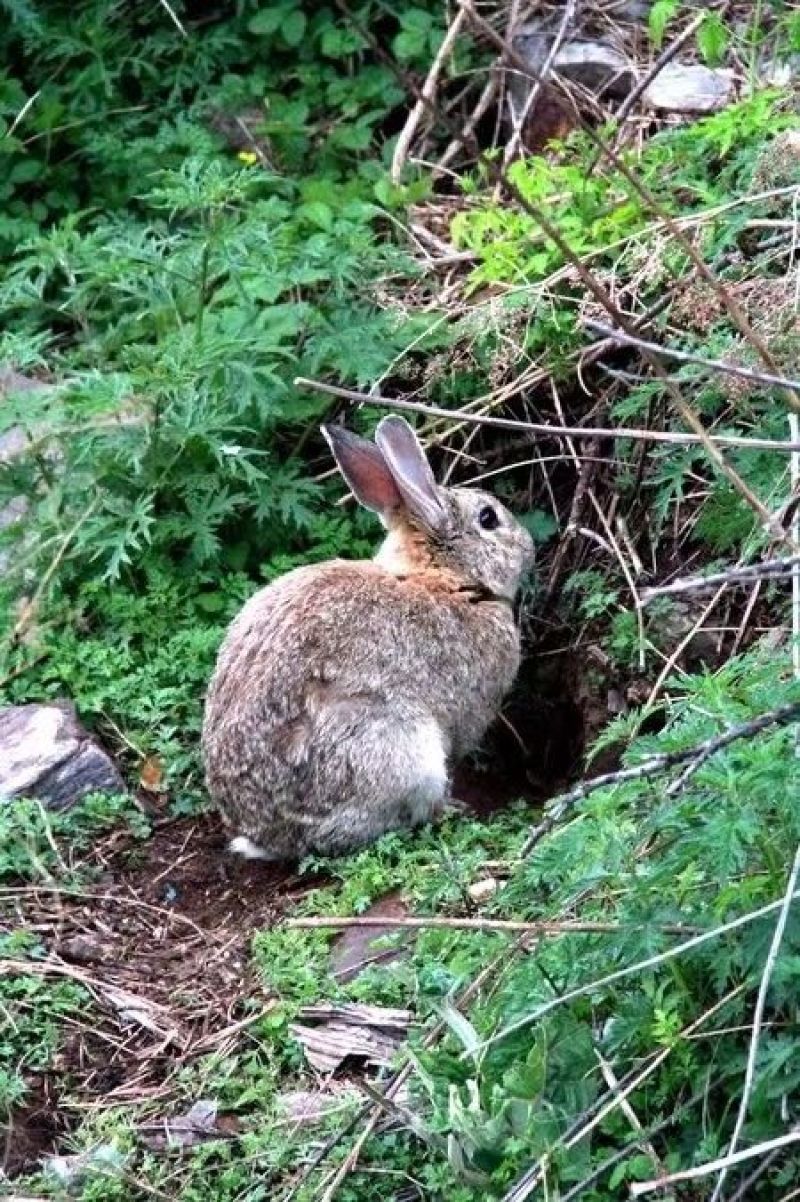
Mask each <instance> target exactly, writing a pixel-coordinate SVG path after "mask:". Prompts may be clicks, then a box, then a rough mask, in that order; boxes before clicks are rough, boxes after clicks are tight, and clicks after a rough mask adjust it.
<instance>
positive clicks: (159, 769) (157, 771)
mask: <svg viewBox="0 0 800 1202" xmlns="http://www.w3.org/2000/svg"><path fill="white" fill-rule="evenodd" d="M139 785H140V786H141V788H142V789H146V790H147V792H148V793H164V792H166V785H165V783H164V765H163V764H162V762H161V760H160V758H159V757H158V756H157V755H148V756H147V757H146V758H145V760H144V762H143V763H142V767H141V769H140V770H139Z"/></svg>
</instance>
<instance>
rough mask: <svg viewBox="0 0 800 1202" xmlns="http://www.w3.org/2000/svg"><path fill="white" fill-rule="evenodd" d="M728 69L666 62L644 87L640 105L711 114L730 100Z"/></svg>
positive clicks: (731, 78)
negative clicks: (713, 68)
mask: <svg viewBox="0 0 800 1202" xmlns="http://www.w3.org/2000/svg"><path fill="white" fill-rule="evenodd" d="M734 92H735V84H734V76H733V72H732V71H727V70H722V69H721V68H718V69H716V70H712V69H711V67H703V66H701V65H700V64H699V63H695V64H690V65H683V64H681V63H667V64H666V66H664V67H663V68H662V69H661V71H659V73H658V75H656V77H655V79H654V80H653V81H652V83H651V84H649V85H648V87H647V88H645V90H644V93H643V95H642V104H644V105H645V106H646V107H647V108H651V109H657V110H660V111H663V112H669V113H715V112H716V111H717V110H718V109H721V108H724V107H725V105H726V104H729V103H730V102H731V101H732V100H733V99H734Z"/></svg>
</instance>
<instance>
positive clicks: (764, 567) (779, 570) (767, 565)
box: [641, 555, 800, 604]
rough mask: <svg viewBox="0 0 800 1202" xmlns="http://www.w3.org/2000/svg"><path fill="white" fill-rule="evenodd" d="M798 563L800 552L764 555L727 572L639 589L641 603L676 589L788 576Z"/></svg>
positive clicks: (691, 589) (686, 590)
mask: <svg viewBox="0 0 800 1202" xmlns="http://www.w3.org/2000/svg"><path fill="white" fill-rule="evenodd" d="M798 565H800V555H791V556H789V557H787V558H786V559H765V560H764V561H763V562H762V563H751V564H746V565H745V566H744V567H741V568H728V570H727V571H726V572H712V573H711V574H710V575H708V576H687V577H685V578H684V579H682V580H673V581H672V583H671V584H659V585H655V586H654V587H653V588H645V589H642V591H641V598H642V602H643V603H645V604H646V603H647V602H648V601H652V600H653V598H654V597H671V596H674V595H675V594H676V593H696V592H701V591H702V590H703V589H710V588H717V587H718V586H719V585H729V586H733V585H738V584H752V583H753V581H757V580H772V579H776V578H777V579H780V578H781V577H782V576H791V575H792V574H793V573H794V571H795V569H796V568H797V567H798Z"/></svg>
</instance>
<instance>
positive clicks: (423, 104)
mask: <svg viewBox="0 0 800 1202" xmlns="http://www.w3.org/2000/svg"><path fill="white" fill-rule="evenodd" d="M465 16H466V14H465V12H464V11H463V9H460V10H459V11H458V12H457V13H456V15H455V18H454V19H453V21H452V22H451V24H450V28H449V29H448V31H447V34H446V35H445V38H444V41H443V42H442V44H441V46H440V47H439V51H438V53H437V55H436V58H435V59H434V60H433V63H432V65H431V69H430V71H429V72H428V76H427V79H426V80H425V82H424V84H423V85H422V91H421V93H420V96H419V99H418V100H417V102H416V104H415V105H414V107H413V109H412V110H411V112H410V113H409V114H408V118H407V120H406V123H405V125H404V126H403V129H402V131H401V133H400V137H399V138H398V139H397V145H396V146H395V150H394V155H393V156H392V169H391V180H392V183H394V184H396V183H399V181H400V176H401V175H402V173H403V167H404V166H405V161H406V158H407V157H408V151H409V148H410V146H411V142H412V140H413V138H414V134H415V133H416V130H417V126H418V125H419V123H420V120H421V118H422V114H423V113H424V112H425V110H426V108H428V107H429V106H430V105H431V103H432V101H433V97H434V95H435V93H436V87H437V84H438V82H439V75H440V74H441V71H442V67H443V66H444V64H445V60H446V59H447V57H448V56H449V54H450V52H451V50H452V49H453V45H454V43H455V40H456V38H457V37H458V35H459V33H460V32H461V26H462V25H463V24H464V18H465Z"/></svg>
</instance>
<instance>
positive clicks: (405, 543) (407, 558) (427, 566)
mask: <svg viewBox="0 0 800 1202" xmlns="http://www.w3.org/2000/svg"><path fill="white" fill-rule="evenodd" d="M373 562H374V563H376V564H377V565H378V567H380V568H383V570H384V571H385V572H389V573H390V574H391V575H392V576H397V577H398V578H400V579H404V578H406V577H409V576H413V577H416V578H417V579H418V580H420V582H422V581H423V580H424V579H425V578H426V577H428V579H429V580H430V587H431V591H433V592H436V593H447V594H450V595H451V596H459V597H461V598H463V599H464V600H467V601H469V602H471V603H472V604H473V605H477V604H480V603H481V602H485V601H489V602H494V603H500V604H503V605H507V606H508V607H509V609H511V610H512V611H513V601H512V600H511V599H510V598H509V597H505V596H499V595H498V594H496V593H493V592H492V591H491V589H489V588H487V587H486V586H485V585H481V584H477V583H474V582H473V581H470V580H465V579H464V577H463V576H462V575H460V574H459V573H457V572H454V571H452V570H451V569H448V568H444V567H442V565H441V564H440V563H438V562H437V560H436V556H435V555H434V553H433V551H432V549H431V546H430V543H429V542H428V540H427V538H426V537H425V536H424V535H423V534H421V533H418V532H417V531H415V530H409V529H408V528H407V527H404V528H403V529H395V530H390V531H389V533H388V535H387V536H386V538H385V539H384V541H383V543H382V544H381V546H380V548H379V550H378V552H377V554H376V555H375V558H374V560H373Z"/></svg>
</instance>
